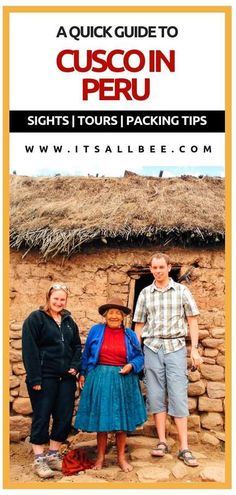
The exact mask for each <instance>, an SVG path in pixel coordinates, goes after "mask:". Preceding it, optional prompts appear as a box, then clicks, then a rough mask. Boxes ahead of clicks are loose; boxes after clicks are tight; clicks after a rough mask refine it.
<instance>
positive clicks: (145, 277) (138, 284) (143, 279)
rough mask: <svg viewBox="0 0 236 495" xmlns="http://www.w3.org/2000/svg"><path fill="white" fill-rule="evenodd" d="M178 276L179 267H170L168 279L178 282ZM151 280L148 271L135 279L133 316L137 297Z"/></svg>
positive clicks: (151, 277)
mask: <svg viewBox="0 0 236 495" xmlns="http://www.w3.org/2000/svg"><path fill="white" fill-rule="evenodd" d="M147 270H148V269H147ZM179 274H180V267H179V266H178V267H175V266H174V267H173V266H172V269H171V271H170V277H171V278H173V280H174V281H175V282H178V278H179ZM153 280H154V279H153V275H152V274H151V273H150V272H149V270H148V271H147V273H142V275H140V277H139V279H137V280H136V281H135V290H134V305H133V314H134V312H135V308H136V304H137V300H138V296H139V294H140V292H141V290H143V289H144V287H147V286H148V285H151V284H152V282H153ZM134 325H135V323H133V324H132V329H133V330H134Z"/></svg>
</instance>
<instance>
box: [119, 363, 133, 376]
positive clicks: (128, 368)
mask: <svg viewBox="0 0 236 495" xmlns="http://www.w3.org/2000/svg"><path fill="white" fill-rule="evenodd" d="M132 369H133V366H132V364H125V366H123V368H121V370H120V371H119V373H121V375H128V374H129V373H130V372H131V370H132Z"/></svg>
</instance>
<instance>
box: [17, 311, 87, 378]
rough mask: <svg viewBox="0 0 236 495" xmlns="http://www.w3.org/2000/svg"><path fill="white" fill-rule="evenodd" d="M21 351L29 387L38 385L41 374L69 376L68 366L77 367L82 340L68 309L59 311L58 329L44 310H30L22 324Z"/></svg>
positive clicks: (46, 375)
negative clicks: (60, 312) (60, 317)
mask: <svg viewBox="0 0 236 495" xmlns="http://www.w3.org/2000/svg"><path fill="white" fill-rule="evenodd" d="M22 354H23V362H24V366H25V369H26V373H27V381H28V382H29V384H30V385H31V386H33V385H41V383H42V377H45V378H49V377H62V376H68V378H69V377H70V376H71V375H69V374H68V373H67V371H68V370H69V369H70V368H75V369H76V370H79V367H80V358H81V342H80V337H79V330H78V327H77V325H76V323H75V322H74V320H73V319H72V317H71V316H70V312H69V311H66V310H63V311H62V319H61V327H60V328H59V326H58V325H57V323H56V322H55V320H54V319H53V318H52V317H51V316H50V315H48V314H47V313H46V312H45V311H44V310H43V309H38V310H36V311H33V313H31V314H30V315H29V316H28V318H26V320H25V321H24V323H23V333H22Z"/></svg>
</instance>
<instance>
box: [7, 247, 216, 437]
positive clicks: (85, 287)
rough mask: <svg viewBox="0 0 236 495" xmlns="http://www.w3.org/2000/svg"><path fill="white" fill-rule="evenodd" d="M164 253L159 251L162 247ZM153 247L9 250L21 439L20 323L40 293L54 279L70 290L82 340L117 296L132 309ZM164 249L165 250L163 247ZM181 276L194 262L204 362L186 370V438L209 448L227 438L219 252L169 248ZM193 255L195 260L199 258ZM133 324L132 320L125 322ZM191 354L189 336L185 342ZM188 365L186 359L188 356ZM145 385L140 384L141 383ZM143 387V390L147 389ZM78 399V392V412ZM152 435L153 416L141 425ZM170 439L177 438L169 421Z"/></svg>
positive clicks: (14, 418)
mask: <svg viewBox="0 0 236 495" xmlns="http://www.w3.org/2000/svg"><path fill="white" fill-rule="evenodd" d="M160 250H161V248H160ZM155 251H156V249H153V248H150V249H146V248H145V249H142V248H140V249H128V248H126V249H122V250H117V249H104V250H100V251H99V252H98V251H95V250H94V251H92V250H91V251H90V252H89V253H87V254H85V253H84V254H78V255H75V256H73V257H72V258H70V259H69V260H64V259H62V258H61V257H57V258H54V259H53V260H51V261H47V262H45V261H42V260H41V259H40V257H39V255H38V254H30V253H29V254H28V255H27V256H26V257H25V258H22V253H16V252H12V253H11V274H10V333H9V337H10V377H9V386H10V402H11V404H10V407H11V417H10V433H11V440H12V441H16V442H19V441H20V440H21V439H24V438H25V437H26V436H27V435H29V433H30V424H31V413H32V411H31V406H30V401H29V398H28V393H27V389H26V385H25V370H24V366H23V363H22V354H21V348H22V345H21V335H22V323H23V321H24V319H25V318H26V316H27V315H28V314H29V313H30V312H31V311H33V310H34V309H36V308H38V307H39V305H41V304H43V303H44V299H45V292H46V290H47V288H48V287H49V285H50V284H51V283H53V282H58V281H61V282H64V283H66V284H67V285H68V286H69V288H70V296H69V299H68V309H69V310H70V311H71V312H72V315H73V317H74V319H75V320H76V321H77V323H78V325H79V328H80V333H81V337H82V342H85V340H86V335H87V332H88V330H89V328H90V327H91V325H93V324H95V323H97V322H99V321H101V317H100V316H99V314H98V311H97V308H98V306H100V305H101V304H103V303H105V302H106V300H107V298H108V297H110V296H114V295H119V296H121V297H122V299H123V300H124V302H126V303H128V305H129V306H130V307H131V308H132V307H133V301H134V293H135V283H136V280H137V279H139V278H140V276H141V275H140V274H141V273H142V271H143V270H145V267H146V270H147V265H148V260H149V258H150V256H151V255H152V254H153V253H154V252H155ZM166 252H167V251H166ZM168 254H169V255H170V257H171V260H172V262H173V264H174V265H176V266H177V265H178V266H179V267H180V270H179V275H182V274H184V273H186V271H187V270H188V268H189V267H190V266H191V265H193V264H194V263H195V265H196V266H195V267H194V268H193V270H192V272H191V278H190V280H189V281H184V282H183V283H186V284H187V286H188V287H189V288H190V290H191V292H192V293H193V295H194V297H195V299H196V301H197V303H198V306H199V309H200V313H201V314H200V317H199V328H200V343H201V353H202V357H203V364H202V365H201V368H200V370H199V371H195V372H191V371H190V370H189V388H188V395H189V410H190V416H189V419H188V426H189V442H190V444H191V443H192V444H194V443H197V442H199V441H202V442H203V443H206V444H209V445H212V446H214V447H218V446H222V442H224V407H225V403H224V401H225V329H224V314H225V308H224V304H225V300H224V252H223V251H222V250H198V249H180V248H172V249H170V250H169V251H168ZM196 260H197V262H196ZM130 324H131V319H130V320H128V321H127V325H128V326H129V325H130ZM187 350H188V356H189V354H190V341H189V340H187ZM188 365H189V367H190V359H189V357H188ZM142 387H143V388H144V386H143V384H142ZM144 392H145V390H144ZM77 403H78V392H77V396H76V401H75V410H76V406H77ZM141 430H142V433H144V434H146V435H147V436H152V435H155V427H154V424H153V421H152V418H151V417H150V418H149V421H148V422H147V423H146V424H145V425H144V427H143V428H142V429H141ZM168 432H169V436H170V438H172V439H173V440H175V438H176V437H177V432H176V428H175V426H174V423H173V421H172V419H171V418H168Z"/></svg>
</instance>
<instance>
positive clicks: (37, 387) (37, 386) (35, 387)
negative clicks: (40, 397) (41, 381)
mask: <svg viewBox="0 0 236 495" xmlns="http://www.w3.org/2000/svg"><path fill="white" fill-rule="evenodd" d="M32 388H33V389H34V390H41V389H42V387H41V385H33V387H32Z"/></svg>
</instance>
